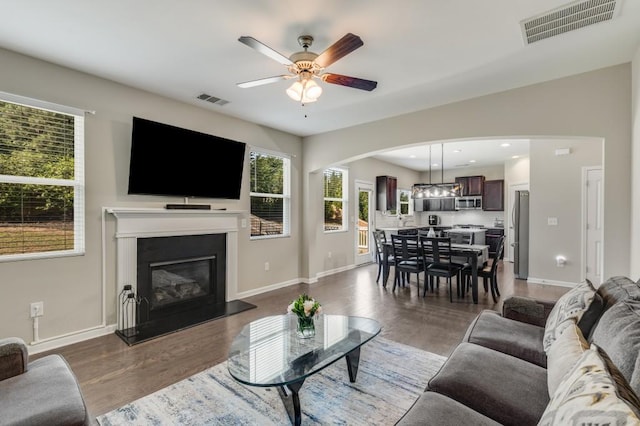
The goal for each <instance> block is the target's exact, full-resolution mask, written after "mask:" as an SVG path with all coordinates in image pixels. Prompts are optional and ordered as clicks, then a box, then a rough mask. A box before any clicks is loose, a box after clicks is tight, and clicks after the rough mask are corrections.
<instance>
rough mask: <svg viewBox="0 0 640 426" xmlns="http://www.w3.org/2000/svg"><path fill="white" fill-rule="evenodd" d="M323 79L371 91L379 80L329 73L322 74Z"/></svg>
mask: <svg viewBox="0 0 640 426" xmlns="http://www.w3.org/2000/svg"><path fill="white" fill-rule="evenodd" d="M322 81H326V82H327V83H331V84H339V85H341V86H348V87H353V88H354V89H360V90H367V91H369V92H370V91H372V90H373V89H375V88H376V87H377V86H378V82H377V81H373V80H365V79H362V78H356V77H349V76H348V75H340V74H329V73H327V74H322Z"/></svg>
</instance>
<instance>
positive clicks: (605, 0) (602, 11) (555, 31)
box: [520, 0, 622, 44]
mask: <svg viewBox="0 0 640 426" xmlns="http://www.w3.org/2000/svg"><path fill="white" fill-rule="evenodd" d="M621 2H622V0H586V1H584V0H582V1H576V2H571V3H568V4H566V5H564V6H562V7H559V8H557V9H553V10H550V11H547V12H544V13H542V14H540V15H537V16H534V17H532V18H529V19H525V20H523V21H521V22H520V26H521V28H522V35H523V37H524V40H525V42H526V43H527V44H531V43H535V42H536V41H540V40H544V39H546V38H549V37H554V36H557V35H560V34H563V33H566V32H568V31H573V30H577V29H579V28H583V27H587V26H589V25H593V24H597V23H598V22H604V21H609V20H611V19H613V18H615V17H616V15H617V14H618V11H619V10H620V3H621Z"/></svg>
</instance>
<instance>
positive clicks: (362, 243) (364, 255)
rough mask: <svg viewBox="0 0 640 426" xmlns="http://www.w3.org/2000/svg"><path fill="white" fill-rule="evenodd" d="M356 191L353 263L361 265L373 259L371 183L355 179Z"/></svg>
mask: <svg viewBox="0 0 640 426" xmlns="http://www.w3.org/2000/svg"><path fill="white" fill-rule="evenodd" d="M355 183H356V193H357V194H358V202H357V203H354V204H355V205H356V211H355V213H354V217H355V226H354V228H355V234H356V241H355V248H356V254H355V264H356V265H362V264H365V263H369V262H372V261H374V251H373V241H372V240H371V238H372V236H371V231H372V230H373V203H374V200H373V183H370V182H363V181H356V182H355Z"/></svg>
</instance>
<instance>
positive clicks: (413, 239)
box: [391, 234, 424, 293]
mask: <svg viewBox="0 0 640 426" xmlns="http://www.w3.org/2000/svg"><path fill="white" fill-rule="evenodd" d="M391 246H392V248H393V258H394V266H395V274H394V278H393V290H392V291H394V290H395V289H396V286H398V285H401V284H402V285H403V286H404V284H405V281H404V279H403V274H406V275H405V276H406V281H407V282H410V277H411V274H416V281H417V286H418V293H419V292H420V273H421V272H424V261H423V259H422V256H421V254H420V247H419V238H418V235H417V234H415V235H396V234H392V235H391Z"/></svg>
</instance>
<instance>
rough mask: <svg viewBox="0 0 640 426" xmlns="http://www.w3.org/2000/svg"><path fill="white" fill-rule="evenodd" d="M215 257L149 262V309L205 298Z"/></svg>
mask: <svg viewBox="0 0 640 426" xmlns="http://www.w3.org/2000/svg"><path fill="white" fill-rule="evenodd" d="M215 258H216V257H215V256H209V257H199V258H195V259H185V260H180V261H171V262H157V263H151V264H150V265H149V267H150V269H151V300H150V308H151V310H153V309H156V308H161V307H166V306H168V305H171V304H174V303H181V302H185V301H187V300H191V299H195V298H198V297H203V296H208V295H209V294H210V293H211V288H213V286H212V283H211V280H212V279H213V277H214V276H215V274H213V268H214V265H215Z"/></svg>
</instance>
